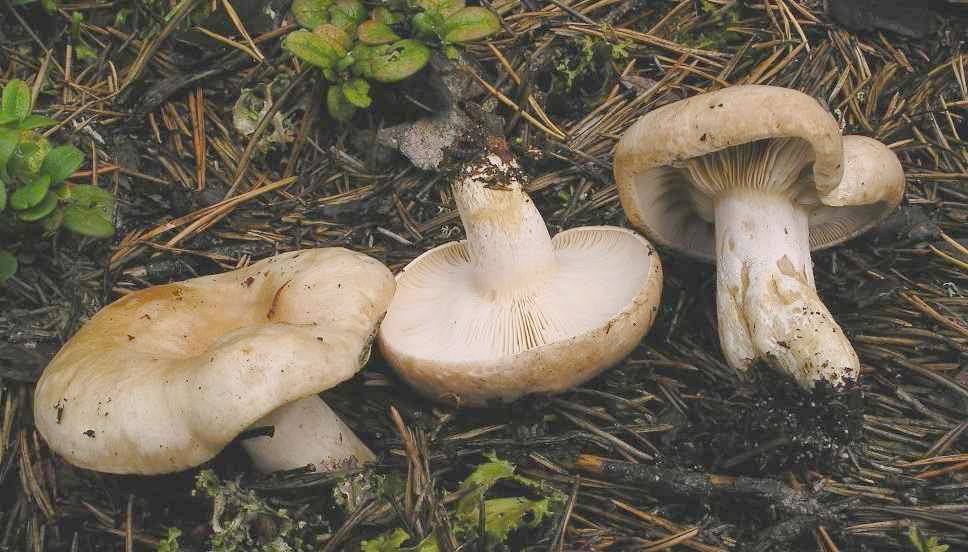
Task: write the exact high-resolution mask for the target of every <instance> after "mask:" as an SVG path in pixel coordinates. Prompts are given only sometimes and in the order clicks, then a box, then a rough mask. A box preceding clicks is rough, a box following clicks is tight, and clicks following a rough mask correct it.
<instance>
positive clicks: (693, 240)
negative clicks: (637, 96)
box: [614, 86, 904, 389]
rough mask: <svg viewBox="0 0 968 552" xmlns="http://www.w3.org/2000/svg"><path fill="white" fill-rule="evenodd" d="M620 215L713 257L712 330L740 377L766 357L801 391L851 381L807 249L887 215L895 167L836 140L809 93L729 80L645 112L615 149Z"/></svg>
mask: <svg viewBox="0 0 968 552" xmlns="http://www.w3.org/2000/svg"><path fill="white" fill-rule="evenodd" d="M614 170H615V180H616V182H617V185H618V190H619V196H620V198H621V202H622V206H623V208H624V209H625V212H626V214H627V215H628V218H629V221H630V222H631V223H632V225H633V226H635V227H636V228H637V229H639V230H640V231H642V232H643V233H644V234H645V235H646V236H648V237H649V238H650V239H652V240H653V241H654V242H656V243H657V244H660V245H663V246H666V247H669V248H671V249H674V250H677V251H679V252H681V253H684V254H686V255H689V256H692V257H695V258H699V259H703V260H709V261H715V262H716V273H717V280H716V304H717V310H718V313H719V339H720V343H721V344H722V348H723V353H724V355H725V357H726V360H727V362H728V363H729V364H730V365H731V366H732V367H733V368H735V369H736V370H738V371H739V372H740V373H743V372H746V371H747V370H749V368H750V367H751V366H752V364H753V362H754V361H757V360H763V361H766V362H767V363H768V364H770V365H772V366H773V367H775V368H778V369H780V370H782V371H783V372H786V373H787V374H789V375H790V376H792V377H793V378H794V379H795V380H796V381H797V382H799V384H800V385H801V386H803V387H805V388H808V389H809V388H812V387H813V386H814V385H815V383H816V382H817V381H820V380H823V381H825V382H827V383H829V384H830V385H831V386H833V387H834V388H836V389H840V388H843V387H844V386H846V385H848V384H850V383H851V382H853V381H856V379H857V377H858V375H859V372H860V364H859V361H858V358H857V355H856V353H855V352H854V349H853V347H851V344H850V342H849V341H848V339H847V337H846V336H845V335H844V332H843V331H842V330H841V329H840V326H838V325H837V323H836V322H835V321H834V319H833V317H832V316H831V314H830V311H828V310H827V307H826V306H825V305H824V304H823V302H822V301H821V300H820V297H818V295H817V291H816V288H815V285H814V278H813V264H812V261H811V259H810V251H811V250H812V249H813V250H816V249H822V248H825V247H829V246H832V245H835V244H839V243H841V242H843V241H845V240H847V239H849V238H852V237H854V236H857V235H858V234H861V233H862V232H864V231H866V230H867V229H868V228H870V227H872V226H874V225H875V224H876V223H877V222H878V221H880V220H881V219H882V218H884V217H885V216H887V215H888V214H889V213H890V212H891V211H892V210H894V208H895V207H897V205H898V204H899V203H900V201H901V196H902V195H903V193H904V173H903V171H902V169H901V164H900V162H899V161H898V159H897V157H896V156H895V154H894V153H893V152H892V151H891V150H890V149H889V148H888V147H887V146H885V145H883V144H881V143H880V142H877V141H876V140H872V139H870V138H865V137H862V136H844V137H841V135H840V130H839V127H838V125H837V121H836V120H834V118H833V117H832V116H831V115H830V114H829V113H827V111H825V110H824V108H823V107H821V105H820V104H819V103H818V102H817V101H815V100H814V99H813V98H811V97H810V96H807V95H806V94H802V93H800V92H797V91H794V90H789V89H785V88H779V87H773V86H735V87H731V88H725V89H722V90H718V91H715V92H710V93H707V94H702V95H699V96H695V97H692V98H689V99H686V100H682V101H679V102H676V103H672V104H668V105H665V106H662V107H660V108H658V109H656V110H654V111H652V112H650V113H647V114H646V115H644V116H643V117H642V118H641V119H639V120H638V121H637V122H636V123H635V124H634V125H632V127H631V128H629V130H628V131H627V132H626V133H625V134H624V135H623V137H622V139H621V140H620V141H619V143H618V146H617V147H616V150H615V161H614Z"/></svg>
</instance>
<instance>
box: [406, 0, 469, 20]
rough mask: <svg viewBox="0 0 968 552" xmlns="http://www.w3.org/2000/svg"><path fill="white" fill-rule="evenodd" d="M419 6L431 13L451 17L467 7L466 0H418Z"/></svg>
mask: <svg viewBox="0 0 968 552" xmlns="http://www.w3.org/2000/svg"><path fill="white" fill-rule="evenodd" d="M416 4H417V6H419V7H421V8H423V9H425V10H427V11H429V12H435V13H439V14H440V15H442V16H444V17H450V16H451V15H452V14H455V13H457V12H459V11H460V10H462V9H463V8H464V6H465V5H466V4H465V3H464V0H417V2H416Z"/></svg>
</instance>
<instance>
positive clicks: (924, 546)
mask: <svg viewBox="0 0 968 552" xmlns="http://www.w3.org/2000/svg"><path fill="white" fill-rule="evenodd" d="M907 535H908V540H909V541H911V544H912V545H913V546H914V549H915V550H917V552H948V545H947V544H940V543H939V542H938V537H927V538H925V537H924V536H922V535H921V531H919V530H918V526H917V525H914V524H913V523H912V524H911V526H910V527H908V534H907Z"/></svg>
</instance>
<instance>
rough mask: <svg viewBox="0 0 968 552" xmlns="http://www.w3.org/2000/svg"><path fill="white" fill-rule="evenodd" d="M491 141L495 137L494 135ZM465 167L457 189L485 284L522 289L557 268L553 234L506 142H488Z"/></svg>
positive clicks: (475, 261)
mask: <svg viewBox="0 0 968 552" xmlns="http://www.w3.org/2000/svg"><path fill="white" fill-rule="evenodd" d="M491 142H495V141H494V140H492V141H491ZM489 146H490V147H489V150H491V151H488V152H486V153H485V154H484V155H483V156H482V157H480V158H478V159H476V160H475V161H473V162H471V163H468V164H467V165H465V166H464V167H463V169H462V170H461V172H460V174H459V175H458V177H457V179H456V180H455V181H454V183H453V186H452V189H453V193H454V201H455V202H456V203H457V210H458V212H459V213H460V219H461V222H462V223H463V225H464V230H465V232H466V233H467V251H468V254H469V256H470V260H471V262H472V263H473V265H474V269H475V273H476V274H477V282H476V283H477V284H478V285H479V286H480V288H481V289H486V290H489V291H493V292H501V291H505V290H512V289H519V288H521V287H522V282H528V281H530V282H533V283H534V284H535V285H537V284H538V283H540V282H542V281H543V280H544V278H541V275H550V274H553V273H554V272H555V270H556V269H557V266H558V265H557V260H556V257H555V253H554V246H553V245H552V243H551V235H550V234H549V233H548V228H547V227H546V226H545V223H544V219H542V218H541V214H540V213H538V209H537V208H536V207H535V206H534V203H533V202H532V201H531V198H529V197H528V194H527V193H525V192H524V190H523V189H522V186H521V184H522V181H523V180H524V174H523V173H522V171H521V168H520V167H519V166H518V163H517V161H516V160H515V159H514V158H513V157H512V156H511V154H510V152H508V150H507V148H506V146H504V145H503V144H497V145H495V144H493V143H490V144H489Z"/></svg>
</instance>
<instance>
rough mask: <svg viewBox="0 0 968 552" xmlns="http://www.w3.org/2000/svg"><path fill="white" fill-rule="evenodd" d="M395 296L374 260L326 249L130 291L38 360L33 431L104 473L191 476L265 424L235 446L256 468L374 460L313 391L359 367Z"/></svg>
mask: <svg viewBox="0 0 968 552" xmlns="http://www.w3.org/2000/svg"><path fill="white" fill-rule="evenodd" d="M394 288H395V284H394V280H393V276H392V274H391V273H390V271H389V269H387V268H386V267H385V266H384V265H383V264H382V263H380V262H379V261H377V260H375V259H372V258H370V257H367V256H366V255H362V254H359V253H354V252H351V251H348V250H346V249H340V248H331V249H310V250H304V251H295V252H291V253H285V254H282V255H278V256H276V257H272V258H269V259H265V260H262V261H259V262H257V263H254V264H252V265H250V266H248V267H246V268H242V269H238V270H235V271H231V272H227V273H224V274H218V275H214V276H204V277H200V278H194V279H191V280H186V281H183V282H178V283H173V284H168V285H160V286H154V287H150V288H147V289H143V290H140V291H136V292H134V293H131V294H129V295H126V296H124V297H122V298H121V299H119V300H117V301H115V302H114V303H112V304H110V305H108V306H107V307H105V308H104V309H102V310H101V311H100V312H98V313H97V314H96V315H95V316H94V317H92V318H91V320H90V321H88V322H87V323H86V324H85V325H84V326H83V327H82V328H81V330H80V331H78V332H77V334H76V335H74V337H72V338H71V339H70V340H69V341H68V342H67V344H65V345H64V347H63V349H61V351H60V352H59V353H58V354H57V356H55V357H54V359H53V360H52V361H51V363H50V364H49V365H48V366H47V368H46V370H45V371H44V373H43V375H42V376H41V378H40V381H39V382H38V383H37V388H36V392H35V397H34V416H35V420H36V425H37V428H38V429H39V430H40V433H41V434H42V435H43V436H44V438H45V439H46V440H47V443H48V444H49V446H50V447H51V448H52V449H53V450H54V451H55V452H57V453H58V454H60V455H61V456H63V457H64V458H65V459H66V460H67V461H68V462H70V463H72V464H74V465H77V466H79V467H83V468H88V469H92V470H97V471H102V472H110V473H135V474H159V473H168V472H174V471H178V470H182V469H186V468H190V467H193V466H196V465H198V464H201V463H202V462H205V461H206V460H208V459H210V458H212V457H213V456H215V455H216V454H218V452H219V451H221V450H222V449H223V448H224V447H225V446H226V445H227V444H228V443H229V442H231V441H232V440H233V439H235V438H236V436H238V435H239V434H240V433H241V432H243V431H245V430H246V429H248V428H254V427H264V426H272V434H271V436H269V435H260V436H256V437H252V438H248V439H245V440H244V441H243V442H242V443H243V447H244V448H245V449H246V450H247V452H248V453H249V455H250V456H251V458H252V460H253V462H254V464H255V466H256V468H257V469H259V470H262V471H266V472H268V471H276V470H281V469H291V468H298V467H303V466H306V465H310V464H312V465H314V466H315V467H316V468H317V469H318V470H328V469H332V468H334V467H335V466H337V465H342V464H343V463H345V462H348V461H351V460H352V459H355V460H357V461H360V462H365V461H368V460H371V459H372V458H373V453H372V452H370V450H369V449H368V448H367V447H366V446H365V445H364V444H363V443H362V442H361V441H360V440H359V439H358V438H357V437H356V435H354V434H353V432H352V431H351V430H350V429H349V428H348V427H347V426H346V425H345V424H344V423H343V422H342V421H341V420H340V419H339V418H338V417H337V416H336V414H334V413H333V411H332V410H330V409H329V407H328V406H327V405H326V404H325V403H324V402H323V401H322V400H321V399H320V398H319V396H318V395H317V393H319V392H320V391H323V390H325V389H329V388H331V387H333V386H335V385H337V384H339V383H341V382H343V381H345V380H347V379H349V378H351V377H353V375H354V374H356V373H357V371H358V370H359V369H360V367H361V366H362V365H363V364H364V363H365V362H366V359H367V358H368V356H367V355H368V354H369V350H370V344H371V343H372V341H373V337H374V335H375V333H376V327H377V325H378V324H379V321H380V319H381V318H382V317H383V315H384V313H385V312H386V308H387V305H388V304H389V302H390V298H391V297H392V295H393V291H394ZM255 433H257V432H255Z"/></svg>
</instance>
